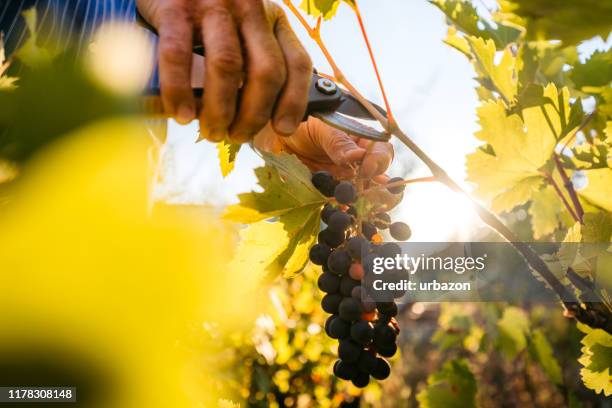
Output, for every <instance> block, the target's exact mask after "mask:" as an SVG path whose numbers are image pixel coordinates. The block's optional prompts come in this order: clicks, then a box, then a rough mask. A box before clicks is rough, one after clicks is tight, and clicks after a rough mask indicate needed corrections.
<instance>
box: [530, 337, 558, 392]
mask: <svg viewBox="0 0 612 408" xmlns="http://www.w3.org/2000/svg"><path fill="white" fill-rule="evenodd" d="M530 351H531V355H532V356H533V357H534V358H535V359H536V360H537V361H538V362H539V363H540V365H541V366H542V368H543V369H544V372H545V373H546V375H547V376H548V378H550V380H551V381H552V382H553V383H555V384H558V385H562V384H563V376H562V375H561V367H560V366H559V362H558V361H557V359H556V358H555V356H554V354H553V349H552V346H551V345H550V343H549V342H548V339H547V338H546V336H545V335H544V333H543V332H542V331H541V330H539V329H536V330H534V331H533V333H532V335H531V343H530Z"/></svg>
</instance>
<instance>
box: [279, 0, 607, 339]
mask: <svg viewBox="0 0 612 408" xmlns="http://www.w3.org/2000/svg"><path fill="white" fill-rule="evenodd" d="M283 2H284V4H285V5H287V7H288V8H289V10H290V11H291V12H292V13H293V14H295V15H296V17H297V18H298V20H299V21H300V22H301V24H302V25H303V26H304V28H305V29H306V30H307V31H308V34H309V35H310V37H311V38H312V39H313V40H314V41H315V42H316V43H317V45H318V46H319V48H320V49H321V52H322V53H323V55H324V56H325V58H326V59H327V61H328V63H329V64H330V66H331V67H332V69H333V72H334V76H335V77H336V79H337V80H338V82H340V83H341V84H342V85H344V87H346V88H347V90H348V91H350V92H351V93H352V94H353V96H355V98H357V100H358V101H359V102H360V103H362V104H363V106H364V107H365V108H366V109H367V110H368V111H369V112H370V113H371V114H372V115H373V116H374V117H375V118H376V120H378V121H379V122H380V124H381V125H382V126H383V127H384V128H385V129H386V130H387V131H388V132H389V133H391V134H392V135H394V136H395V137H397V138H398V139H399V140H400V141H401V142H402V143H403V144H404V145H405V146H406V147H407V148H408V149H410V150H411V151H412V152H413V153H414V154H415V155H416V156H417V157H418V158H419V159H420V160H421V161H422V162H423V163H424V164H425V165H426V166H427V167H428V168H429V170H430V171H431V173H432V175H433V177H434V178H435V179H436V180H437V181H439V182H441V183H443V184H444V185H446V186H447V187H448V188H449V189H450V190H452V191H454V192H457V193H459V194H462V195H463V196H465V197H466V198H467V199H469V200H470V202H471V203H472V205H473V206H474V209H475V211H476V213H477V214H478V216H479V218H480V219H481V220H482V221H483V222H484V223H485V224H487V225H488V226H489V227H490V228H492V229H493V230H495V231H496V232H497V233H498V234H500V235H501V236H502V237H503V238H504V239H506V240H507V241H508V242H509V243H511V244H512V246H513V247H514V248H515V249H516V250H517V252H519V253H520V254H521V255H522V256H523V258H524V259H525V260H526V262H527V263H528V264H529V266H530V267H531V268H532V269H533V270H534V271H536V272H537V273H538V274H539V275H540V276H541V277H542V278H543V279H544V281H545V282H546V283H547V284H548V285H549V286H550V287H551V288H552V290H553V291H554V292H555V293H556V294H557V296H558V298H559V300H560V301H561V303H562V304H563V306H564V308H565V314H566V315H567V316H570V317H573V318H575V319H576V320H578V321H580V322H582V323H584V324H586V325H588V326H591V327H595V328H601V329H604V330H605V331H607V332H608V333H610V334H612V319H611V318H610V316H609V314H605V313H602V312H601V310H600V309H599V308H592V307H589V304H583V303H581V302H580V301H579V300H578V298H577V297H576V295H575V294H574V292H573V291H572V290H571V289H570V288H567V287H565V286H564V285H563V284H562V283H561V282H560V281H559V280H558V279H557V278H556V277H555V275H554V274H553V273H552V272H551V270H550V269H549V268H548V265H546V263H545V262H544V261H543V260H542V259H541V258H540V257H539V255H538V254H537V253H536V252H535V251H534V250H533V249H532V248H531V247H530V246H529V245H528V244H527V243H525V242H521V241H520V240H519V239H518V237H517V236H516V235H515V234H514V233H513V232H512V231H511V230H510V229H509V228H508V227H507V226H506V225H505V224H504V223H503V222H502V221H501V220H500V219H499V218H498V217H497V216H496V215H495V214H494V213H492V212H491V211H489V210H488V209H487V208H485V207H484V206H483V205H481V204H480V203H478V202H477V201H475V200H474V199H473V198H472V197H471V195H470V194H468V193H467V192H466V191H465V190H463V189H462V188H461V186H459V184H458V183H457V182H455V181H454V180H453V179H452V178H451V177H450V176H449V175H448V174H447V173H446V171H444V169H443V168H442V167H441V166H440V165H438V164H437V163H436V162H435V161H434V160H433V159H431V158H430V157H429V156H428V155H427V153H425V152H424V151H423V150H422V149H421V148H420V147H419V146H418V145H417V144H416V143H415V142H414V141H413V140H412V139H411V138H410V137H408V135H406V134H405V133H404V132H403V131H402V130H401V129H400V128H399V126H398V125H397V124H396V123H395V122H391V121H389V120H387V119H386V118H385V117H384V116H383V115H382V114H380V112H378V110H376V109H375V108H374V106H373V105H372V104H371V103H370V102H369V101H368V100H367V99H366V98H364V97H363V95H361V93H360V92H359V91H358V90H357V89H356V88H355V87H354V86H352V84H351V83H350V82H349V81H348V80H347V79H346V77H345V76H344V73H343V72H342V70H341V69H340V68H339V67H338V65H337V64H336V62H335V60H334V58H333V57H332V56H331V54H330V52H329V50H328V49H327V47H326V46H325V44H324V42H323V40H322V39H321V35H320V30H318V29H313V28H311V27H310V26H309V25H308V23H307V22H306V20H305V19H304V17H303V16H302V15H301V13H300V12H299V10H297V9H296V8H295V6H294V5H293V4H292V3H291V0H283Z"/></svg>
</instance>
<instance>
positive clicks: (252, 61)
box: [136, 0, 312, 143]
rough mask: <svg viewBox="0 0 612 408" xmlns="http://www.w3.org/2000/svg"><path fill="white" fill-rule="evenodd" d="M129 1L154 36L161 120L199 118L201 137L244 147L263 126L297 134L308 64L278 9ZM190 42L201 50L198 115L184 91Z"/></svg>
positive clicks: (230, 1)
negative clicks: (202, 89)
mask: <svg viewBox="0 0 612 408" xmlns="http://www.w3.org/2000/svg"><path fill="white" fill-rule="evenodd" d="M136 3H137V6H138V9H139V11H140V13H141V14H142V16H143V17H144V18H145V19H146V20H147V21H148V22H149V23H151V24H152V25H153V26H154V27H155V28H156V29H157V31H158V33H159V75H160V83H161V92H162V102H163V105H164V109H165V111H166V112H167V113H168V114H170V115H173V116H174V117H175V118H176V119H177V120H178V121H179V122H181V123H187V122H189V121H191V120H193V119H195V118H196V116H199V119H200V132H201V135H202V137H204V138H206V139H208V140H210V141H214V142H218V141H221V140H223V139H225V138H228V139H229V141H231V142H233V143H242V142H246V141H248V140H250V139H251V138H252V137H253V136H255V134H257V133H258V132H259V131H260V130H261V129H262V128H263V127H264V126H266V124H267V123H268V122H269V121H270V120H271V123H272V126H273V128H274V130H275V132H276V133H278V134H282V135H291V134H293V133H294V132H295V131H296V129H297V127H298V126H299V125H300V121H301V120H302V118H303V116H304V112H305V110H306V104H307V97H308V88H309V85H310V79H311V75H312V63H311V61H310V57H309V56H308V54H307V53H306V51H305V50H304V48H303V47H302V45H301V44H300V42H299V40H298V39H297V37H296V35H295V33H294V32H293V30H292V29H291V27H290V26H289V22H288V20H287V17H286V16H285V14H284V12H283V10H282V9H281V8H280V6H278V5H277V4H275V3H273V2H271V1H267V0H249V1H245V0H137V1H136ZM194 41H195V42H196V43H197V42H202V43H203V45H204V48H205V50H206V58H205V69H204V82H205V84H206V92H205V93H204V97H203V101H202V102H203V108H202V109H201V111H200V112H197V108H196V107H197V106H198V104H197V103H196V101H195V100H194V97H193V94H192V90H191V74H192V52H191V50H192V44H193V43H194ZM239 89H241V98H240V101H239V100H238V90H239Z"/></svg>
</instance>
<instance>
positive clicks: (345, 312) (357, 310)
mask: <svg viewBox="0 0 612 408" xmlns="http://www.w3.org/2000/svg"><path fill="white" fill-rule="evenodd" d="M361 312H362V309H361V302H359V301H358V300H357V299H353V298H350V297H347V298H344V299H342V302H340V305H339V306H338V314H339V315H340V317H341V318H343V319H344V320H347V321H354V320H358V319H359V318H360V317H361Z"/></svg>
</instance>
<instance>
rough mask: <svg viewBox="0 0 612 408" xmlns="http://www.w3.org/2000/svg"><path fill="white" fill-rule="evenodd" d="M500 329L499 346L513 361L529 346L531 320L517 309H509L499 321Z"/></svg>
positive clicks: (505, 310)
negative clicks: (528, 337) (528, 336)
mask: <svg viewBox="0 0 612 408" xmlns="http://www.w3.org/2000/svg"><path fill="white" fill-rule="evenodd" d="M497 327H498V329H499V338H498V346H499V348H500V350H501V351H502V352H503V353H504V354H506V356H508V358H510V359H512V358H514V357H516V356H517V355H518V353H520V352H521V351H523V350H524V349H525V347H526V346H527V334H528V332H529V320H528V319H527V315H526V314H525V312H524V311H523V310H521V309H519V308H517V307H513V306H511V307H507V308H506V309H504V314H503V315H502V317H501V319H499V320H498V321H497Z"/></svg>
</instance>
